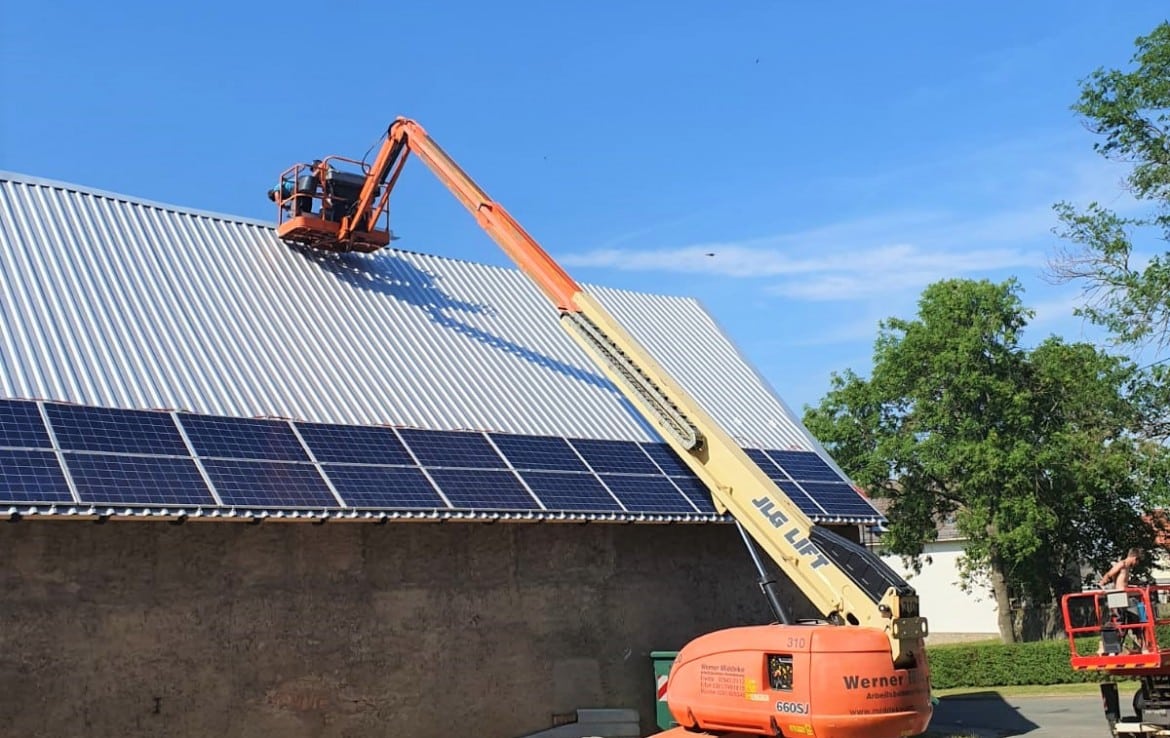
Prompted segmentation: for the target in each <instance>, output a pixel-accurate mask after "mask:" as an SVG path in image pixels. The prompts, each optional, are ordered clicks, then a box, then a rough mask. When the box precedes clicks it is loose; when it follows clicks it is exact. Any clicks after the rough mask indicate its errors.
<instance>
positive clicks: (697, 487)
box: [670, 477, 715, 513]
mask: <svg viewBox="0 0 1170 738" xmlns="http://www.w3.org/2000/svg"><path fill="white" fill-rule="evenodd" d="M670 481H671V483H672V484H674V486H675V487H678V488H679V490H680V491H681V492H682V493H683V494H684V495H686V496H687V498H688V499H690V501H691V502H693V503H695V507H697V508H699V512H702V513H714V512H715V504H714V503H713V502H711V490H709V489H707V485H705V484H703V483H702V482H700V481H699V478H698V477H671V479H670Z"/></svg>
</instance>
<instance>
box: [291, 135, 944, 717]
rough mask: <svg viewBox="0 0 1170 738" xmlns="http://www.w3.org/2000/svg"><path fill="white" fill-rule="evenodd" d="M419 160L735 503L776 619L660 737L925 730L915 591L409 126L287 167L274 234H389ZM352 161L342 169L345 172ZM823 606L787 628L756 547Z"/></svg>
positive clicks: (926, 686) (724, 659)
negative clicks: (784, 477) (362, 148)
mask: <svg viewBox="0 0 1170 738" xmlns="http://www.w3.org/2000/svg"><path fill="white" fill-rule="evenodd" d="M410 154H413V155H414V156H416V157H417V158H419V159H421V160H422V161H423V163H425V164H426V165H427V166H428V167H429V168H430V169H431V171H432V172H433V173H434V174H435V175H436V176H437V177H438V178H439V180H440V181H442V183H443V184H444V185H446V186H447V188H448V189H450V191H451V192H452V193H453V194H454V195H455V197H456V198H457V199H458V200H459V201H460V202H461V203H463V205H464V206H465V207H466V208H467V209H468V210H469V211H471V213H472V214H473V215H474V216H475V218H476V220H477V221H478V222H479V224H480V225H481V226H482V227H483V228H484V230H486V231H487V233H488V234H489V235H490V236H491V237H492V238H493V239H494V240H495V241H496V243H498V244H499V245H500V247H501V248H503V250H504V251H505V252H506V253H507V254H508V256H510V257H511V258H512V260H513V261H515V262H516V264H517V265H518V266H519V267H520V268H521V270H522V271H523V272H524V273H525V274H526V275H527V276H528V277H529V278H530V279H531V280H532V281H533V282H534V283H535V284H536V285H537V286H538V287H539V288H540V289H541V290H542V291H543V292H544V293H545V295H546V296H547V297H548V298H549V300H551V301H552V303H553V304H554V305H555V306H556V307H557V309H558V312H559V315H560V320H561V325H562V326H563V327H564V328H565V329H566V331H567V332H568V333H569V335H570V336H571V337H572V338H573V339H574V340H575V341H576V342H577V343H578V345H580V346H581V347H582V349H583V350H584V351H585V352H586V353H587V354H588V355H589V356H590V357H591V358H592V359H593V360H594V361H595V362H597V364H598V366H599V367H600V368H601V369H602V371H604V372H605V373H606V375H607V376H608V377H609V378H610V380H611V381H612V382H613V383H614V385H615V386H616V387H617V388H618V389H619V390H620V391H621V392H622V393H623V394H624V395H625V397H626V398H627V399H628V400H629V401H630V403H631V404H632V405H633V406H634V407H635V408H637V410H638V411H639V412H640V413H641V414H642V416H643V417H645V418H646V419H647V421H648V422H650V423H651V424H653V425H654V426H655V427H656V428H657V429H658V431H659V432H660V434H661V435H662V437H663V438H664V439H665V440H666V441H667V443H668V444H670V446H671V447H672V448H673V449H674V451H675V452H676V453H677V454H678V455H679V457H680V458H681V459H682V460H683V461H684V462H685V463H686V464H687V465H688V466H689V467H690V468H691V470H692V471H694V472H695V474H696V475H697V476H698V477H699V479H701V480H702V481H703V482H704V484H705V485H706V487H707V489H708V490H710V492H711V496H712V500H713V502H714V505H715V508H716V510H718V511H719V512H720V513H730V514H731V515H732V516H733V517H734V519H735V521H736V525H737V527H738V528H739V532H740V534H741V535H742V536H743V539H744V542H745V544H746V545H747V548H748V552H749V554H750V555H751V557H752V560H753V562H754V564H755V565H756V568H757V570H758V572H759V574H760V586H761V589H762V590H763V592H764V594H765V596H766V597H767V600H768V603H769V606H770V607H771V608H772V612H773V613H774V615H775V617H776V619H777V621H778V623H777V624H773V625H764V626H746V627H740V628H731V629H728V630H722V631H718V632H715V633H709V634H706V635H703V636H700V637H698V638H696V639H695V640H693V641H691V642H690V643H689V644H687V645H686V646H685V647H684V648H683V649H682V650H681V651H680V652H679V654H678V656H677V658H676V659H675V661H674V665H673V667H672V669H671V673H670V676H669V685H670V686H669V695H670V697H669V699H668V704H669V708H670V711H671V714H672V715H673V716H674V719H675V720H676V721H677V723H678V727H676V728H672V729H670V730H667V731H666V732H665V733H661V734H659V735H660V738H667V737H668V736H669V738H684V737H686V738H701V737H702V736H721V737H723V738H732V737H733V736H747V735H753V736H760V735H763V736H808V737H810V738H901V737H902V736H912V735H917V734H919V733H921V732H923V731H924V730H925V729H926V727H927V724H928V723H929V722H930V717H931V715H932V710H933V708H932V703H931V697H930V680H929V670H928V667H927V662H926V649H925V647H924V642H923V641H924V638H925V636H926V632H927V624H926V620H925V618H922V617H920V616H919V612H918V596H917V594H916V593H915V592H914V590H913V588H911V587H910V586H909V585H908V584H907V583H906V582H905V581H904V580H903V579H902V578H901V577H900V576H898V574H897V573H895V572H894V571H893V570H892V569H890V568H889V567H888V566H886V565H885V564H884V563H883V562H882V560H881V559H880V558H879V557H877V556H875V555H874V554H873V553H872V552H871V551H869V550H868V549H866V548H865V547H863V546H860V545H858V544H856V543H853V542H851V541H848V540H846V539H845V538H843V537H841V536H839V535H837V534H835V533H833V532H831V531H829V530H827V529H824V528H821V527H820V526H817V525H815V524H814V523H813V522H812V521H811V520H810V519H809V518H808V517H807V516H806V515H805V514H804V513H803V512H802V511H801V510H800V508H799V507H797V506H796V505H795V504H794V503H793V502H792V500H790V499H789V498H788V496H787V495H786V494H785V493H784V491H783V490H782V489H781V488H780V487H779V486H778V485H777V484H776V483H775V482H773V481H772V480H771V479H769V478H768V477H767V475H765V474H764V472H763V471H762V470H761V469H760V468H759V467H758V466H757V465H756V464H755V462H754V461H752V459H751V458H750V457H749V456H748V455H747V454H746V453H745V452H744V450H743V449H742V448H740V446H739V445H738V444H737V443H736V442H735V440H734V439H733V438H732V437H731V435H730V434H728V433H727V431H725V430H724V429H723V428H722V427H720V425H719V424H718V423H716V422H715V420H714V419H713V418H712V417H711V416H710V415H709V414H708V413H707V412H706V411H705V410H704V409H703V407H702V406H701V405H700V404H699V403H698V402H697V401H696V400H695V399H694V398H693V397H692V396H691V395H690V394H689V393H687V392H686V391H685V390H684V389H683V388H682V387H681V386H680V385H679V384H678V383H677V381H675V380H674V379H673V378H672V377H671V376H670V375H669V374H667V372H666V371H665V370H664V369H663V368H662V367H661V366H660V365H659V364H658V362H657V361H656V360H655V359H654V358H653V357H652V356H650V354H649V353H648V352H647V351H646V350H645V348H643V347H642V346H641V345H640V343H639V342H638V341H636V340H635V339H634V338H633V336H631V335H630V334H629V333H628V332H627V331H626V330H625V329H624V328H623V327H622V326H621V325H619V324H618V322H617V321H616V320H615V319H614V318H613V316H611V315H610V314H609V313H608V312H607V311H606V310H605V309H604V308H603V307H602V306H601V304H600V303H599V302H598V301H597V300H596V299H595V298H593V297H592V296H591V295H589V294H588V293H586V292H585V291H584V290H582V289H581V287H580V286H579V285H578V284H577V283H576V282H575V281H573V279H572V278H571V277H570V276H569V275H568V274H567V273H565V271H564V270H563V269H562V268H561V267H560V266H559V265H558V264H557V263H556V262H555V261H553V259H552V258H551V257H550V256H549V255H548V254H547V253H546V252H545V251H544V250H543V249H542V248H541V247H540V245H539V244H538V243H537V242H536V241H535V240H534V239H533V238H532V237H531V236H530V235H528V233H526V232H525V231H524V229H523V228H522V227H521V226H520V224H519V223H517V222H516V221H515V219H513V218H512V216H511V215H509V214H508V212H507V211H506V210H505V209H504V208H503V207H501V206H500V205H499V204H498V203H496V202H494V201H492V200H491V198H489V197H488V196H487V194H486V193H485V192H484V191H483V190H482V189H480V188H479V186H478V185H476V184H475V182H473V181H472V180H471V178H470V177H468V176H467V175H466V174H465V173H464V172H463V171H462V170H461V169H460V168H459V166H458V165H457V164H455V162H454V161H452V160H451V158H450V157H448V156H447V154H446V153H444V152H443V151H442V149H440V148H439V146H438V145H437V144H436V143H435V142H434V141H433V140H432V139H431V137H430V136H429V135H427V133H426V131H424V130H423V128H422V127H421V126H419V125H418V124H417V123H415V122H414V121H411V120H408V119H405V118H399V119H397V120H395V121H394V123H393V124H392V125H391V126H390V127H389V129H388V130H387V133H386V137H385V140H384V142H383V143H382V147H381V149H380V151H379V152H378V155H377V158H376V159H375V160H374V162H373V163H372V164H366V163H363V162H355V161H353V160H349V159H343V158H341V157H330V158H326V159H321V160H319V161H315V162H313V163H312V164H304V165H296V166H294V167H292V168H290V169H288V170H287V171H285V172H284V173H283V174H282V175H281V177H280V181H279V183H278V185H277V187H276V188H274V189H273V190H271V191H270V192H269V197H270V199H272V200H273V201H275V202H276V204H277V207H278V210H279V216H278V217H279V222H278V225H277V234H278V235H279V236H280V238H282V239H284V240H286V241H289V242H294V243H300V244H304V245H306V246H309V247H312V248H316V249H323V250H328V251H343V252H345V251H360V252H371V251H376V250H378V249H379V248H381V247H383V246H385V245H386V244H387V243H389V240H390V234H389V228H388V224H387V223H386V222H385V221H386V213H387V203H388V201H389V197H390V192H391V190H392V189H393V188H394V184H395V182H396V181H397V180H398V176H399V174H400V173H401V172H402V167H403V165H404V164H405V162H406V159H407V156H408V155H410ZM346 167H348V169H347V168H346ZM753 541H754V542H755V543H756V544H758V545H759V546H761V547H762V548H764V549H765V551H766V552H767V553H768V554H769V556H770V557H771V558H772V560H773V561H775V562H776V564H777V565H778V566H779V567H780V568H781V569H782V570H783V571H784V572H785V573H786V574H787V575H788V576H789V577H790V578H791V579H792V581H793V582H794V583H795V584H796V585H797V586H798V587H799V588H800V589H801V591H802V592H803V593H804V594H805V595H806V596H807V597H808V598H809V600H810V601H811V602H812V603H813V604H814V605H816V606H817V607H818V609H820V611H821V613H822V616H823V617H821V618H818V619H816V620H814V621H808V622H799V623H794V622H792V618H791V617H790V616H789V614H788V612H787V610H786V608H785V607H783V605H782V604H781V602H780V598H779V594H778V589H777V584H776V582H775V581H774V580H773V579H772V578H771V577H770V576H769V575H768V574H767V572H766V570H765V569H764V566H763V563H762V561H761V560H760V559H759V556H758V553H757V550H756V548H755V547H754V546H753V543H752V542H753Z"/></svg>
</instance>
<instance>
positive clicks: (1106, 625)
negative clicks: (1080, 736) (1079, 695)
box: [1061, 585, 1170, 737]
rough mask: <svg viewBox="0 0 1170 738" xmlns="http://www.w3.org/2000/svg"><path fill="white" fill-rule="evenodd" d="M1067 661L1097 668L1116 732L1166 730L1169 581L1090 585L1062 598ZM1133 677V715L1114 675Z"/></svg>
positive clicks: (1169, 716)
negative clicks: (1113, 587)
mask: <svg viewBox="0 0 1170 738" xmlns="http://www.w3.org/2000/svg"><path fill="white" fill-rule="evenodd" d="M1061 607H1062V610H1063V616H1064V628H1065V634H1066V636H1067V638H1068V645H1069V664H1070V665H1071V666H1072V668H1073V669H1074V670H1076V671H1088V672H1097V673H1099V674H1100V675H1101V677H1102V679H1103V681H1102V683H1101V685H1100V687H1101V702H1102V706H1103V707H1104V709H1105V718H1106V721H1107V722H1108V724H1109V728H1110V731H1111V733H1112V735H1114V736H1144V737H1149V736H1170V586H1167V585H1151V586H1142V587H1126V588H1125V589H1117V590H1091V591H1086V592H1075V593H1071V594H1067V595H1065V596H1064V597H1063V598H1062V602H1061ZM1126 677H1136V679H1137V681H1136V682H1134V685H1135V686H1136V687H1137V688H1138V689H1137V691H1136V693H1135V694H1134V697H1133V712H1134V714H1133V716H1132V717H1130V716H1122V714H1121V700H1120V698H1119V697H1118V685H1119V683H1118V681H1114V679H1115V678H1126Z"/></svg>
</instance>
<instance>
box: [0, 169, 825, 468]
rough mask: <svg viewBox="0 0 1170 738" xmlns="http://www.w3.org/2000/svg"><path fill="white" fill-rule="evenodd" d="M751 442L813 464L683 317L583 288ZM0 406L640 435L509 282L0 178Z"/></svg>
mask: <svg viewBox="0 0 1170 738" xmlns="http://www.w3.org/2000/svg"><path fill="white" fill-rule="evenodd" d="M585 287H586V289H588V290H590V291H591V292H592V293H593V294H595V295H596V296H597V298H598V299H599V300H600V301H601V302H602V303H603V304H604V305H605V306H606V307H607V308H609V309H610V310H611V311H612V312H613V313H614V314H615V316H616V317H617V318H618V319H619V320H620V321H622V322H623V323H624V324H625V325H626V326H627V328H628V329H629V330H630V331H631V332H632V333H633V334H634V335H635V336H636V337H637V338H639V339H640V340H642V341H644V342H645V343H646V345H647V347H648V348H649V349H650V350H651V352H653V353H654V354H655V355H656V356H657V357H658V358H659V359H660V361H661V362H662V364H663V365H664V366H665V367H666V368H667V369H668V370H669V371H671V372H672V373H674V374H675V375H676V378H677V379H678V380H679V381H680V382H681V383H682V384H683V385H684V386H685V387H686V388H687V389H688V390H689V391H691V392H692V393H694V395H695V396H696V397H697V398H698V399H699V401H700V402H702V403H703V404H704V405H705V406H706V407H707V409H708V410H709V412H711V413H712V414H713V415H714V417H715V418H716V419H718V420H719V421H720V422H721V423H723V424H724V425H725V426H726V427H727V428H728V430H729V431H730V432H731V433H732V434H733V435H734V436H735V437H736V438H737V439H738V440H739V441H740V442H742V443H743V444H744V445H746V446H756V447H763V448H800V449H806V450H819V448H818V446H817V444H816V443H815V441H813V440H812V439H811V438H810V437H809V435H808V434H807V433H806V432H805V431H804V430H803V428H802V427H801V425H800V423H799V422H798V421H797V419H796V418H795V417H794V416H793V414H792V413H791V412H790V411H789V410H788V408H787V407H786V406H785V405H784V404H783V403H782V402H781V401H780V400H779V398H777V397H776V396H775V394H774V393H773V392H772V391H770V389H769V388H768V387H767V386H766V384H765V383H764V382H763V381H762V380H761V378H760V377H759V375H758V374H757V373H756V372H755V371H754V370H753V369H752V367H751V366H750V364H749V363H748V362H747V361H746V360H745V359H744V357H743V356H742V355H741V354H740V352H739V351H737V350H736V348H735V347H734V346H733V345H732V344H731V342H730V341H729V340H728V339H727V337H726V336H725V335H724V333H723V332H722V331H720V330H719V328H718V326H717V325H716V324H715V322H714V320H713V319H712V318H711V316H710V315H709V314H708V313H707V312H706V311H705V310H704V309H703V308H702V306H701V305H700V304H699V303H698V302H697V301H695V300H693V299H690V298H686V297H674V296H664V295H651V294H644V293H636V292H630V291H622V290H615V289H609V288H604V287H597V286H591V285H585ZM0 328H2V329H3V331H2V335H0V396H6V397H20V398H36V399H52V400H64V401H70V402H78V403H85V404H91V405H100V406H107V407H121V408H181V409H186V410H191V411H195V412H202V413H210V414H216V415H229V416H245V417H254V416H275V417H286V418H295V419H302V420H310V421H320V422H335V423H352V424H390V425H406V426H418V427H423V428H430V429H459V428H476V429H485V430H501V431H510V432H515V433H526V434H534V435H562V436H578V437H591V438H612V439H628V440H652V439H654V435H653V432H652V431H650V430H648V429H647V428H646V427H645V426H644V425H643V424H642V423H641V422H640V420H639V419H638V418H637V417H636V416H635V415H634V414H633V413H631V412H629V411H628V410H627V408H626V406H625V403H624V401H623V400H622V398H621V396H620V395H619V394H618V392H617V391H616V390H615V389H614V388H613V387H612V386H611V385H610V384H609V382H608V381H607V380H606V379H605V378H604V377H603V376H602V375H601V374H600V373H599V372H598V371H597V370H596V369H595V368H594V366H593V365H592V363H591V362H590V360H589V359H588V357H587V356H585V355H584V353H583V352H582V351H581V350H580V349H579V348H578V347H577V346H576V344H574V343H573V342H572V341H571V340H570V339H569V338H568V336H567V335H566V334H565V333H564V332H563V330H562V329H561V328H560V326H559V325H558V321H557V317H556V312H555V311H554V310H552V309H551V308H550V306H549V305H548V303H547V302H546V300H545V298H544V296H543V295H542V294H541V293H540V292H539V291H538V290H537V289H536V288H535V287H534V286H533V285H532V284H531V283H530V282H529V281H528V280H527V278H525V277H524V276H523V275H522V274H521V273H520V272H519V271H518V270H515V269H507V268H500V267H493V266H487V265H482V264H474V263H468V262H465V261H459V260H455V259H449V258H444V257H441V256H431V255H423V254H417V253H408V252H403V251H395V250H383V251H381V252H378V253H376V254H371V255H362V254H347V255H332V254H319V253H308V252H305V251H301V250H297V249H294V248H290V247H289V246H287V245H285V244H284V243H282V242H281V241H279V240H278V239H277V238H276V237H275V234H274V231H273V228H272V226H271V224H267V223H262V222H257V221H253V220H247V219H241V218H233V217H230V216H223V215H216V214H213V213H205V212H199V211H193V210H186V209H182V208H175V207H169V206H165V205H160V204H157V203H150V202H145V201H142V200H135V199H133V198H128V197H124V196H120V195H115V194H110V193H105V192H100V191H95V190H92V189H86V188H82V187H77V186H74V185H69V184H64V183H59V182H51V181H46V180H42V179H37V178H32V177H28V176H24V175H15V174H9V173H3V172H0Z"/></svg>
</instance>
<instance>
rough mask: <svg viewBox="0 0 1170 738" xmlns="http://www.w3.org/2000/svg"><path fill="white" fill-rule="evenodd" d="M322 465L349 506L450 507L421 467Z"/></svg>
mask: <svg viewBox="0 0 1170 738" xmlns="http://www.w3.org/2000/svg"><path fill="white" fill-rule="evenodd" d="M322 468H323V470H324V472H325V476H327V477H329V481H331V482H333V488H334V489H336V490H337V494H339V495H341V499H342V500H344V501H345V504H346V505H347V506H348V507H373V508H387V507H389V508H426V509H433V508H441V507H447V503H445V502H443V498H442V497H439V493H438V492H436V491H435V487H434V485H432V484H431V482H430V480H429V479H427V478H426V475H424V474H423V473H422V470H420V469H418V468H409V467H401V466H348V465H343V464H326V465H325V466H324V467H322Z"/></svg>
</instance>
